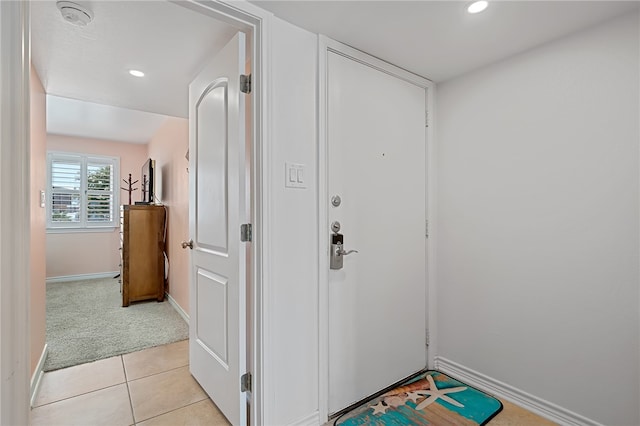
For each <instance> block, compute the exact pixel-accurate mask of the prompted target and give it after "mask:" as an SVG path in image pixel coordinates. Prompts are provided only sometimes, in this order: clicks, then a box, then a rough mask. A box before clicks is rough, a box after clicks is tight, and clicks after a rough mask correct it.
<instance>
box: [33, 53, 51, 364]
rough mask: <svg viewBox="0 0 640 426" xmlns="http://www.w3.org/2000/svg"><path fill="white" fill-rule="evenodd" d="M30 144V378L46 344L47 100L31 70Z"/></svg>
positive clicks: (34, 72)
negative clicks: (42, 198) (44, 201)
mask: <svg viewBox="0 0 640 426" xmlns="http://www.w3.org/2000/svg"><path fill="white" fill-rule="evenodd" d="M30 84H31V90H30V91H31V96H30V97H31V99H30V102H31V125H30V127H31V128H30V132H31V141H30V145H29V149H30V157H31V161H30V179H31V194H30V201H29V202H30V205H31V208H30V214H31V217H30V220H31V225H30V228H31V229H30V231H31V234H30V238H31V242H30V257H29V261H30V273H31V277H30V279H31V294H30V297H31V302H30V304H31V312H30V316H31V317H30V321H31V374H32V375H33V373H34V372H35V369H36V367H37V365H38V361H39V360H40V356H41V355H42V351H43V349H44V345H45V341H46V313H45V310H46V293H47V288H46V276H47V272H46V254H45V241H46V215H45V209H44V208H42V207H40V191H41V190H44V189H45V187H46V184H47V181H46V170H47V156H46V153H47V128H46V127H47V122H46V96H45V92H44V88H43V87H42V83H41V82H40V78H38V74H36V71H35V69H34V68H33V66H32V67H31V83H30Z"/></svg>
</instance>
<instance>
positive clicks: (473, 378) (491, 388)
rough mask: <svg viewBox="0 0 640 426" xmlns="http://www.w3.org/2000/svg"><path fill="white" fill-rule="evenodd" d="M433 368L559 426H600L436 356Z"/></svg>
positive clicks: (600, 425)
mask: <svg viewBox="0 0 640 426" xmlns="http://www.w3.org/2000/svg"><path fill="white" fill-rule="evenodd" d="M435 368H436V370H438V371H441V372H443V373H445V374H447V375H450V376H451V377H453V378H455V379H458V380H461V381H463V382H465V383H467V384H469V385H471V386H474V387H476V388H478V389H480V390H483V391H485V392H487V393H490V394H492V395H494V396H496V397H498V398H502V399H505V400H507V401H509V402H512V403H514V404H516V405H519V406H520V407H522V408H525V409H527V410H529V411H531V412H534V413H536V414H538V415H539V416H541V417H544V418H546V419H549V420H551V421H554V422H556V423H558V424H561V425H575V426H602V424H601V423H598V422H596V421H594V420H591V419H588V418H586V417H584V416H581V415H580V414H577V413H574V412H573V411H570V410H567V409H566V408H562V407H560V406H558V405H556V404H554V403H552V402H549V401H546V400H544V399H542V398H538V397H537V396H534V395H531V394H529V393H527V392H524V391H522V390H520V389H517V388H515V387H513V386H510V385H508V384H506V383H502V382H500V381H499V380H495V379H493V378H491V377H488V376H485V375H484V374H482V373H478V372H477V371H474V370H472V369H470V368H467V367H465V366H463V365H460V364H458V363H456V362H453V361H451V360H448V359H446V358H443V357H439V356H436V358H435Z"/></svg>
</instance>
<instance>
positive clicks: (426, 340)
mask: <svg viewBox="0 0 640 426" xmlns="http://www.w3.org/2000/svg"><path fill="white" fill-rule="evenodd" d="M425 337H426V339H425V343H426V345H427V347H428V346H429V330H427V332H426V336H425Z"/></svg>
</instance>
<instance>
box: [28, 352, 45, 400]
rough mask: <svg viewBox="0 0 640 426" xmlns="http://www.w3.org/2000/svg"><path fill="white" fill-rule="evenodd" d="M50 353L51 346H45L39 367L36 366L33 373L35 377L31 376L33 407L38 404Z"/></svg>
mask: <svg viewBox="0 0 640 426" xmlns="http://www.w3.org/2000/svg"><path fill="white" fill-rule="evenodd" d="M48 353H49V345H47V344H46V343H45V344H44V348H42V354H41V355H40V359H39V360H38V365H36V370H35V371H34V372H33V376H31V406H32V407H33V404H34V403H35V402H36V397H37V396H38V391H39V390H40V383H41V382H42V375H43V374H44V371H42V370H43V368H44V362H45V360H46V359H47V354H48Z"/></svg>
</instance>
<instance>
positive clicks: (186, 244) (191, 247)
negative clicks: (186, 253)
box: [181, 240, 193, 250]
mask: <svg viewBox="0 0 640 426" xmlns="http://www.w3.org/2000/svg"><path fill="white" fill-rule="evenodd" d="M181 245H182V248H183V249H186V248H187V247H189V248H190V249H191V250H193V240H189V241H183V242H182V244H181Z"/></svg>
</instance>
